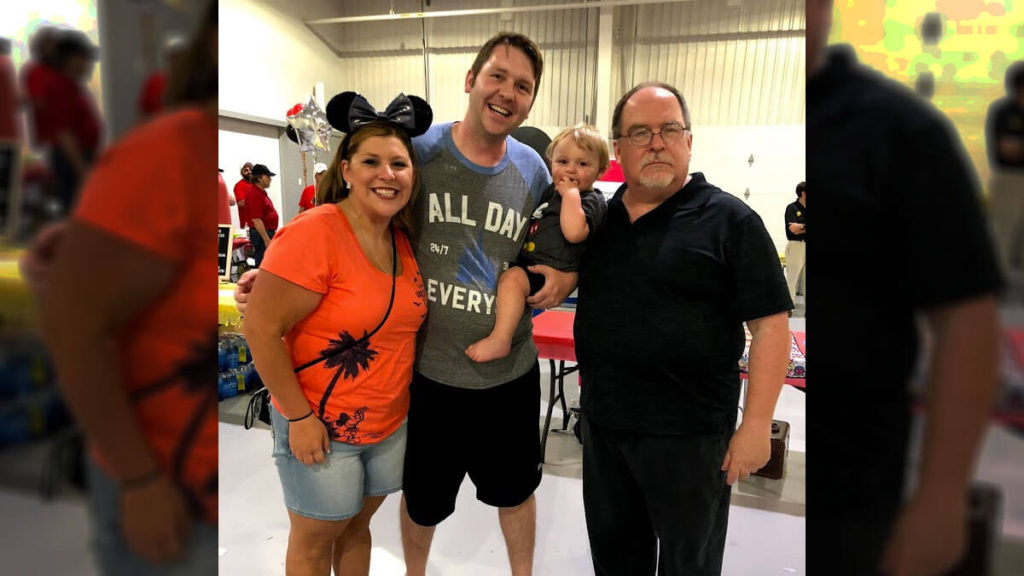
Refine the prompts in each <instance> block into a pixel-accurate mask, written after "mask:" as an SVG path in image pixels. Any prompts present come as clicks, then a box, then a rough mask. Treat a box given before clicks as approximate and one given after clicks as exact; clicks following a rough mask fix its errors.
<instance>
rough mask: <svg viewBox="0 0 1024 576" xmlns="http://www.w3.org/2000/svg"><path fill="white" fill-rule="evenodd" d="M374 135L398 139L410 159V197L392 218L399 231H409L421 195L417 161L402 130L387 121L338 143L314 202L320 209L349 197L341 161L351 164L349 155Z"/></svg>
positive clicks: (407, 137)
mask: <svg viewBox="0 0 1024 576" xmlns="http://www.w3.org/2000/svg"><path fill="white" fill-rule="evenodd" d="M377 136H384V137H387V136H392V137H395V138H398V139H399V140H400V141H401V142H402V144H403V145H404V146H405V149H406V151H408V152H409V159H410V160H412V169H413V179H412V195H411V196H409V202H408V204H406V205H405V206H404V207H403V208H402V210H401V211H399V212H398V214H395V216H394V218H392V222H394V223H395V225H396V226H398V227H399V228H403V229H405V230H412V211H413V204H414V203H415V202H416V198H417V196H419V193H420V169H419V164H418V162H417V160H416V151H415V150H414V149H413V146H412V139H410V138H409V134H408V133H407V132H406V131H405V129H404V128H402V127H400V126H398V125H397V124H393V123H391V122H388V121H383V120H382V121H376V122H370V123H368V124H363V125H362V126H360V127H359V128H358V129H356V131H355V132H353V133H351V134H347V135H345V138H344V140H342V141H341V146H339V147H338V151H337V152H336V153H335V154H334V158H332V159H331V164H330V165H329V166H328V167H327V173H326V174H324V179H323V180H321V181H320V185H319V186H317V190H316V203H317V205H318V206H319V205H320V204H325V203H327V202H330V203H335V202H340V201H341V200H343V199H345V198H347V197H348V193H349V189H348V188H346V187H345V179H344V178H342V176H341V161H342V160H345V161H348V162H351V161H352V156H353V155H355V153H356V152H358V151H359V147H360V146H361V145H362V144H363V142H365V141H367V140H369V139H370V138H374V137H377Z"/></svg>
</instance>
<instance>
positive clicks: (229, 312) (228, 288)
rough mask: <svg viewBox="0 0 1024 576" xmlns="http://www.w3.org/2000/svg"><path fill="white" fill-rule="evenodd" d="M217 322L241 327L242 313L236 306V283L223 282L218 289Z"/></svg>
mask: <svg viewBox="0 0 1024 576" xmlns="http://www.w3.org/2000/svg"><path fill="white" fill-rule="evenodd" d="M217 324H218V325H220V326H229V327H232V328H234V329H235V330H238V329H241V326H242V314H241V313H240V312H239V311H238V308H237V307H236V306H235V284H234V283H230V282H221V283H220V289H219V290H218V291H217Z"/></svg>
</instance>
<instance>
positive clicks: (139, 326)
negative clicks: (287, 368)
mask: <svg viewBox="0 0 1024 576" xmlns="http://www.w3.org/2000/svg"><path fill="white" fill-rule="evenodd" d="M216 169H217V121H216V119H215V118H213V117H211V116H209V115H208V114H206V113H204V112H201V111H199V110H195V109H185V110H181V111H178V112H175V113H171V114H168V115H165V116H162V117H157V118H155V119H154V120H153V121H152V122H150V123H148V124H145V125H143V126H140V127H139V128H137V129H136V130H134V131H133V132H131V133H129V134H128V135H126V136H125V137H124V138H123V139H122V140H121V141H120V142H119V143H118V144H117V145H115V146H113V147H111V148H110V149H109V150H107V151H106V152H105V153H104V154H103V156H102V157H101V158H100V160H99V161H98V162H97V163H96V166H95V168H94V169H93V172H92V175H91V176H90V177H89V180H88V182H86V184H85V187H84V189H83V191H82V196H81V200H80V203H79V205H78V208H77V209H76V211H75V214H74V218H75V219H76V220H80V221H82V222H87V223H89V224H90V225H92V226H94V227H98V228H100V229H101V230H103V231H105V232H107V233H109V234H111V235H113V236H115V237H117V238H119V239H121V240H124V241H125V242H129V243H131V244H133V245H134V246H135V247H137V248H140V249H142V250H145V251H148V252H151V253H153V254H154V255H156V256H158V257H161V258H163V259H165V260H170V261H172V262H174V263H175V264H176V265H177V267H178V270H177V275H176V277H175V278H174V280H173V282H172V283H171V285H170V286H169V287H168V289H167V291H166V293H165V294H163V295H161V296H160V298H159V299H158V300H157V301H155V302H154V303H153V304H152V305H151V306H150V307H149V308H148V309H146V310H143V311H141V312H140V313H139V314H138V315H137V317H136V318H135V319H133V320H132V321H131V322H129V323H128V325H127V326H126V327H125V328H124V329H123V330H122V332H121V333H120V334H118V335H117V349H118V361H119V363H120V366H121V371H122V374H123V375H124V378H125V386H126V387H127V388H128V390H129V391H130V396H131V399H132V404H133V406H134V409H135V416H136V418H137V421H138V423H139V426H140V428H141V429H142V433H143V434H144V436H145V438H146V441H147V443H148V444H149V446H150V448H151V449H152V451H153V454H154V455H155V457H156V458H157V460H158V462H159V463H160V465H161V466H162V467H163V468H164V470H165V471H166V472H167V473H168V475H170V476H171V477H172V478H174V480H175V481H176V482H177V484H178V485H179V486H181V487H182V488H183V489H184V491H185V493H186V495H187V496H188V498H189V501H190V502H191V503H192V505H193V508H194V509H195V510H196V512H198V513H199V514H200V515H201V516H202V517H203V518H204V519H206V520H208V521H212V522H215V521H216V520H217V391H216V387H217V354H216V349H217V323H216V320H215V319H216V318H217V297H216V283H217V268H216V266H217V264H216V256H215V255H216V254H217V244H216V243H217V240H216V237H215V236H214V233H213V226H214V223H215V221H216V220H215V218H216V214H217V200H216V196H215V194H214V191H213V190H212V189H211V188H212V187H213V186H214V183H213V178H211V177H210V175H211V174H213V172H214V171H215V170H216ZM154 182H157V183H159V184H158V188H159V190H160V192H159V193H158V194H148V193H143V192H142V191H144V190H152V189H153V183H154ZM94 454H95V455H96V457H97V460H98V461H99V463H100V465H101V466H103V465H104V461H103V455H102V454H99V453H97V452H96V451H95V450H94Z"/></svg>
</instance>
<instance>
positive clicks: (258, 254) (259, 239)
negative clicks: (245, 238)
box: [249, 226, 275, 268]
mask: <svg viewBox="0 0 1024 576" xmlns="http://www.w3.org/2000/svg"><path fill="white" fill-rule="evenodd" d="M274 232H275V230H267V236H268V237H269V238H270V239H271V240H273V239H274ZM249 242H250V243H252V249H253V254H254V256H253V257H254V258H255V259H256V267H257V268H259V267H260V264H262V263H263V255H264V254H266V253H267V245H266V244H265V243H264V242H263V236H260V232H259V230H257V229H255V228H253V227H252V226H250V227H249Z"/></svg>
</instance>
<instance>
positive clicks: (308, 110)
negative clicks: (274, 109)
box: [288, 96, 331, 152]
mask: <svg viewBox="0 0 1024 576" xmlns="http://www.w3.org/2000/svg"><path fill="white" fill-rule="evenodd" d="M288 124H290V125H291V127H292V128H294V129H295V134H296V136H298V140H299V142H298V144H299V150H301V151H302V152H311V151H313V150H317V149H319V150H323V151H325V152H330V151H331V143H330V136H331V125H330V123H328V122H327V115H326V114H324V111H323V110H322V109H321V108H320V105H319V104H317V103H316V99H314V98H313V97H312V96H310V97H309V101H308V102H307V103H306V104H305V105H304V106H303V107H302V110H300V111H298V112H297V113H295V114H294V115H292V116H289V117H288Z"/></svg>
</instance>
